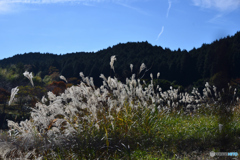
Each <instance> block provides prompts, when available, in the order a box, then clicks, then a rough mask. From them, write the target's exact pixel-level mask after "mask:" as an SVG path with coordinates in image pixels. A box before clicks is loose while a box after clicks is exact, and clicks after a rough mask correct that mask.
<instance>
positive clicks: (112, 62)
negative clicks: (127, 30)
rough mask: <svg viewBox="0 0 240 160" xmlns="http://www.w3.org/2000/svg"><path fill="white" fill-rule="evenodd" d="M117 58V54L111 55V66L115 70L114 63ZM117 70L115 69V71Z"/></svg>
mask: <svg viewBox="0 0 240 160" xmlns="http://www.w3.org/2000/svg"><path fill="white" fill-rule="evenodd" d="M116 60H117V58H116V56H115V55H114V56H111V61H110V66H111V68H112V70H113V71H114V66H113V64H114V61H116ZM114 72H115V71H114Z"/></svg>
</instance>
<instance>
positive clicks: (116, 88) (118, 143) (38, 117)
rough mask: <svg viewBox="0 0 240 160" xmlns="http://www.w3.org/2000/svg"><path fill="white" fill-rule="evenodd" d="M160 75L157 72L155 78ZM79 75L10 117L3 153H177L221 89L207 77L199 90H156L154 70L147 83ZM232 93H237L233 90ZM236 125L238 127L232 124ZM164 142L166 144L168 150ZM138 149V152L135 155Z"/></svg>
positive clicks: (96, 155)
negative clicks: (98, 82) (19, 116)
mask: <svg viewBox="0 0 240 160" xmlns="http://www.w3.org/2000/svg"><path fill="white" fill-rule="evenodd" d="M115 60H116V58H115V56H112V57H111V61H110V67H111V68H112V69H113V70H114V66H113V64H114V61H115ZM132 68H133V65H130V69H131V71H132ZM144 69H146V66H145V64H144V63H143V64H142V65H141V66H140V69H139V73H140V72H142V71H143V70H144ZM26 75H29V74H27V73H26ZM159 76H160V73H158V74H157V78H159ZM27 77H29V76H27ZM80 77H81V78H82V80H83V82H81V83H80V84H79V85H77V86H72V87H70V88H67V89H66V90H65V92H64V93H62V94H61V95H59V96H56V95H54V94H53V93H52V92H48V97H46V98H45V97H43V98H42V101H41V102H38V103H36V107H35V108H32V111H31V118H30V119H29V120H25V121H21V122H20V123H19V124H18V123H16V122H13V121H10V120H8V126H9V128H10V129H9V130H8V135H1V136H2V137H1V142H0V156H1V157H2V158H4V159H8V158H20V159H24V158H25V159H27V158H28V159H112V158H115V159H131V157H133V158H134V156H135V157H137V155H140V154H142V153H143V152H142V151H146V152H147V153H146V154H149V153H150V154H151V155H155V154H156V153H157V155H158V156H159V155H161V157H165V156H164V154H167V157H168V156H172V157H173V155H175V153H177V149H176V148H175V149H174V146H176V144H174V143H175V142H177V141H178V139H179V138H181V139H182V141H184V140H186V141H187V140H188V138H187V137H190V138H193V139H192V141H193V142H194V143H196V144H199V145H201V144H200V141H199V140H197V138H196V135H194V133H195V130H194V129H196V127H197V126H196V125H195V124H196V123H197V122H195V123H194V121H198V120H197V119H198V118H199V119H201V118H202V119H203V120H204V117H203V116H202V115H201V114H198V113H200V112H201V113H204V111H205V108H206V109H209V110H211V109H213V108H214V107H215V108H217V107H218V106H219V105H220V104H221V93H220V92H219V93H217V90H216V89H215V87H212V86H211V85H210V84H209V83H206V86H205V88H204V90H203V95H201V94H200V93H199V91H198V89H196V88H193V90H192V92H191V93H187V92H185V93H179V90H178V89H173V88H172V87H170V89H169V90H167V91H162V89H161V88H160V87H159V86H157V90H156V92H155V91H154V88H153V75H152V74H150V77H151V83H150V84H149V85H148V86H146V85H144V86H146V87H144V86H143V85H142V84H141V79H135V74H133V75H132V77H131V78H130V79H128V78H126V83H125V84H124V83H122V82H120V81H118V80H117V78H116V77H114V78H112V77H108V78H106V77H105V76H104V75H103V74H101V75H100V77H101V78H102V79H103V85H102V86H101V87H99V88H97V89H96V88H95V86H94V82H93V79H92V78H91V77H90V78H89V77H85V76H84V75H83V73H82V72H80ZM60 78H61V77H60ZM62 79H64V78H63V77H62ZM30 81H31V77H30ZM143 83H144V82H143ZM230 92H231V88H230V89H229V93H230ZM16 93H17V88H15V89H14V90H13V91H12V96H11V99H10V102H11V101H12V97H14V95H15V94H16ZM233 95H234V96H235V95H236V91H235V90H234V94H233ZM10 102H9V104H10ZM236 104H237V103H236V97H233V100H232V102H231V106H234V105H236ZM205 113H206V112H205ZM205 113H204V114H205ZM182 115H183V116H182ZM188 115H191V116H190V117H188ZM193 116H195V117H193ZM197 116H198V118H197ZM194 118H195V119H194ZM193 119H194V120H193ZM213 121H214V124H213V123H212V122H213ZM216 121H217V119H215V118H214V116H213V119H212V120H211V121H210V120H209V121H207V122H209V123H207V122H206V124H205V125H206V127H210V128H211V131H209V132H207V133H205V132H203V131H201V132H199V134H201V135H204V136H210V135H212V134H213V133H215V131H214V132H213V130H215V128H216V130H217V129H218V127H215V128H214V126H217V125H218V123H216V124H215V122H216ZM179 122H182V123H188V124H184V125H183V127H185V128H188V130H187V129H184V128H181V127H180V126H179ZM200 122H201V121H200ZM200 122H199V123H200ZM199 123H197V124H199ZM231 125H232V124H231ZM171 127H173V129H172V130H171V129H170V128H171ZM174 127H175V128H174ZM223 130H224V128H223ZM235 130H239V128H237V127H236V126H235ZM184 132H185V134H184ZM234 133H235V132H234ZM184 136H185V137H184ZM198 136H199V135H198ZM195 138H196V139H195ZM198 138H199V137H198ZM204 141H205V140H204ZM165 142H166V143H167V144H168V145H165ZM162 147H167V148H169V147H170V148H171V151H166V150H164V148H162ZM157 150H158V151H160V150H161V151H162V154H160V153H159V152H155V151H157ZM135 151H136V152H135ZM137 151H138V152H139V151H140V153H138V154H137V155H136V153H137ZM151 151H153V153H151ZM173 153H174V154H173Z"/></svg>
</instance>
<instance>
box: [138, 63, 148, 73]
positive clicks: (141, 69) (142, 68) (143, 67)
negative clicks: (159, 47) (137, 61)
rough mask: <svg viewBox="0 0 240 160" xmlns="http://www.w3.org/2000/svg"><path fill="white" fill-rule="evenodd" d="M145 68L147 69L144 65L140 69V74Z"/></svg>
mask: <svg viewBox="0 0 240 160" xmlns="http://www.w3.org/2000/svg"><path fill="white" fill-rule="evenodd" d="M145 68H146V65H145V64H144V63H142V64H141V66H140V69H139V73H141V72H142V71H143V70H144V69H145Z"/></svg>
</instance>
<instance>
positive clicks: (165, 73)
mask: <svg viewBox="0 0 240 160" xmlns="http://www.w3.org/2000/svg"><path fill="white" fill-rule="evenodd" d="M196 38H197V37H196ZM112 55H116V58H117V61H116V62H115V63H114V68H115V73H114V72H113V71H112V70H111V69H110V65H109V62H110V57H111V56H112ZM141 63H145V64H146V66H147V68H148V69H149V68H151V69H150V70H149V71H148V72H147V73H146V74H145V76H144V77H143V78H144V79H149V78H150V77H149V74H150V73H153V75H154V78H156V75H157V72H160V73H161V76H160V79H166V80H168V81H174V82H175V83H176V84H180V85H183V86H188V85H190V84H193V82H195V84H197V83H198V82H199V83H200V82H203V81H204V80H206V79H207V80H211V81H212V82H214V83H221V84H222V83H225V82H227V81H229V80H230V79H233V78H234V79H235V78H238V77H240V32H237V33H236V34H235V35H234V36H231V37H229V36H228V37H226V38H222V39H220V40H216V41H214V42H213V43H211V44H203V45H202V46H201V47H200V48H198V49H195V48H194V49H192V50H191V51H189V52H188V51H186V50H181V49H178V50H174V51H172V50H170V49H168V48H165V49H163V48H162V47H160V46H152V45H151V44H149V43H148V42H128V43H124V44H122V43H120V44H117V45H115V46H113V47H108V48H107V49H103V50H100V51H98V52H96V53H93V52H91V53H85V52H76V53H70V54H64V55H54V54H50V53H44V54H42V53H25V54H22V55H19V54H18V55H15V56H13V57H11V58H7V59H3V60H0V67H1V72H0V74H1V77H0V78H1V80H4V78H6V77H4V75H3V73H4V72H3V70H4V69H5V70H7V71H11V72H10V73H11V74H18V76H15V79H14V77H11V76H10V77H11V81H13V82H16V83H17V82H18V83H20V82H21V78H24V77H22V73H21V72H24V71H25V70H28V71H29V72H33V73H34V75H38V78H41V80H42V81H43V80H44V79H45V81H46V76H48V81H51V80H54V79H56V77H54V75H55V76H56V75H64V76H65V77H67V78H71V77H76V78H80V77H79V72H83V73H84V75H85V76H89V77H93V79H94V83H95V85H97V86H99V85H101V84H102V79H100V78H99V75H100V74H101V73H102V74H104V75H105V76H106V77H108V76H110V75H111V76H112V77H113V76H116V77H117V78H118V79H120V80H122V81H125V79H126V77H130V76H131V75H132V73H131V70H130V64H133V73H138V72H139V67H140V65H141ZM53 74H54V75H53ZM136 76H137V77H141V76H142V74H140V75H138V74H136ZM49 79H50V80H49ZM41 80H40V81H41ZM221 81H222V82H221ZM0 85H1V84H0ZM219 85H220V84H219ZM0 87H1V86H0Z"/></svg>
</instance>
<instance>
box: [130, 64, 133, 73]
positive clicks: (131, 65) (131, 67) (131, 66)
mask: <svg viewBox="0 0 240 160" xmlns="http://www.w3.org/2000/svg"><path fill="white" fill-rule="evenodd" d="M130 69H131V72H132V70H133V64H130Z"/></svg>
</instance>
